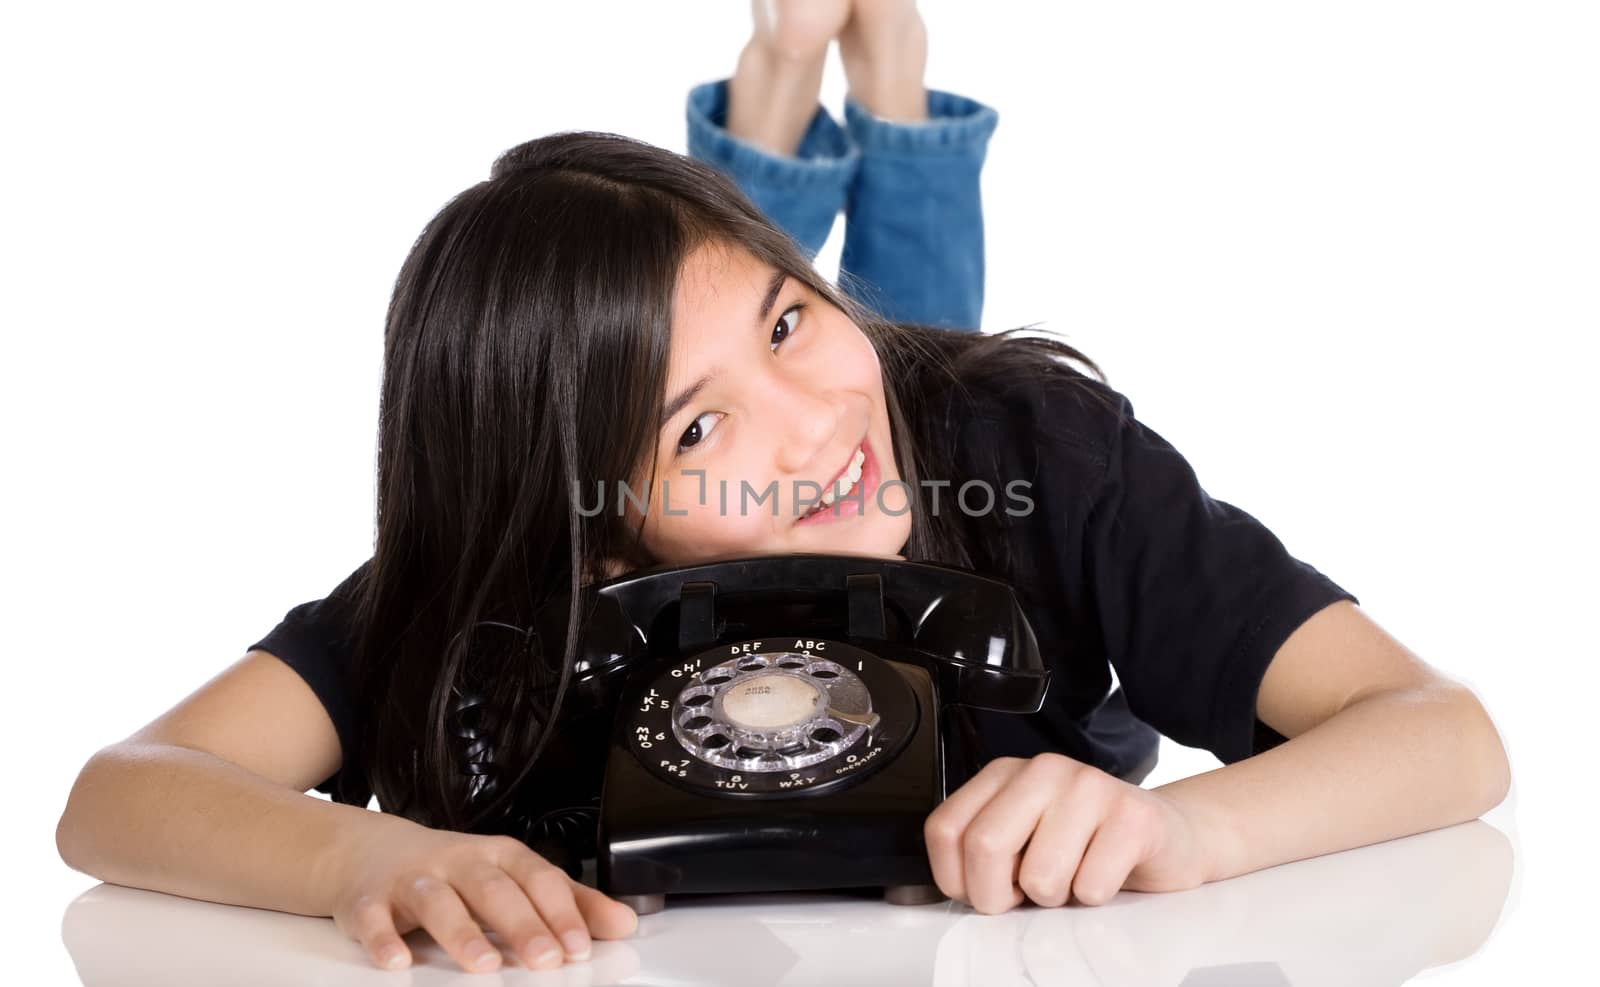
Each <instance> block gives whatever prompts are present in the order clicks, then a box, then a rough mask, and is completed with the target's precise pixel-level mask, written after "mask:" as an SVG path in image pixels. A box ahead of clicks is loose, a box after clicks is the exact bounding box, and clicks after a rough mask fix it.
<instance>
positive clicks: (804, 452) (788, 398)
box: [767, 385, 840, 482]
mask: <svg viewBox="0 0 1600 987" xmlns="http://www.w3.org/2000/svg"><path fill="white" fill-rule="evenodd" d="M767 409H768V411H769V413H770V414H771V415H772V417H773V421H772V430H771V431H770V432H769V433H768V434H770V435H774V436H777V438H778V449H777V466H778V469H779V470H780V471H781V472H783V473H798V472H800V471H801V470H803V469H805V468H806V467H808V466H813V465H815V461H816V457H817V455H818V454H819V453H820V452H822V451H823V450H825V449H826V448H827V446H828V443H829V442H831V441H832V440H833V437H834V435H835V434H836V433H837V431H838V428H839V414H840V408H839V407H838V406H837V405H836V404H835V403H834V402H833V401H832V400H830V399H829V397H828V395H827V393H825V392H821V391H815V390H811V389H808V388H805V387H797V386H793V385H791V386H788V387H782V386H781V385H780V388H779V389H778V390H777V391H776V392H774V393H772V394H771V395H770V401H769V402H768V403H767ZM818 482H822V481H820V480H819V481H818Z"/></svg>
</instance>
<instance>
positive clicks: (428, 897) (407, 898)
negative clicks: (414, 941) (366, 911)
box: [400, 875, 500, 973]
mask: <svg viewBox="0 0 1600 987" xmlns="http://www.w3.org/2000/svg"><path fill="white" fill-rule="evenodd" d="M400 901H401V905H402V907H404V908H405V909H406V910H407V911H409V912H410V913H411V915H412V917H413V918H415V919H416V920H417V924H418V925H420V926H421V927H422V928H423V929H425V930H427V933H428V935H430V936H432V937H433V938H434V941H436V942H437V943H438V944H439V945H440V946H442V947H444V951H445V952H447V953H449V954H450V958H451V959H453V960H455V961H456V962H457V963H458V964H460V965H461V968H462V969H463V970H469V971H472V972H475V973H483V972H487V971H490V970H497V969H499V967H500V951H499V950H497V949H495V948H494V946H493V945H492V944H491V943H490V942H489V940H488V939H487V938H485V937H484V935H483V930H482V929H480V928H479V927H478V923H476V922H474V921H473V920H472V916H471V915H470V914H469V913H468V912H467V906H466V905H465V904H464V903H462V901H461V898H460V896H459V895H458V894H457V893H456V889H455V888H453V887H451V886H450V885H448V884H446V883H445V882H444V881H442V880H440V879H439V878H437V877H433V876H432V875H423V876H421V877H417V878H415V879H414V880H412V881H411V883H410V884H409V885H408V886H407V887H406V888H405V889H404V890H403V891H402V892H401V899H400Z"/></svg>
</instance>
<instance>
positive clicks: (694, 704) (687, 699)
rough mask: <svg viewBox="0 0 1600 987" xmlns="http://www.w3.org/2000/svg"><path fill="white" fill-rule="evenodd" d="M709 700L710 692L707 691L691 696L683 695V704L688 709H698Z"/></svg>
mask: <svg viewBox="0 0 1600 987" xmlns="http://www.w3.org/2000/svg"><path fill="white" fill-rule="evenodd" d="M710 702H711V694H710V693H709V692H701V693H698V694H696V695H693V696H684V697H683V704H684V705H685V706H688V707H689V708H690V709H699V708H700V707H701V706H705V705H707V704H708V703H710Z"/></svg>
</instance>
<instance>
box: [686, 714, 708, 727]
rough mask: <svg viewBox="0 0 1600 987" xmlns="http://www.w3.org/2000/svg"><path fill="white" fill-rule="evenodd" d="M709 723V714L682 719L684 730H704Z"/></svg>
mask: <svg viewBox="0 0 1600 987" xmlns="http://www.w3.org/2000/svg"><path fill="white" fill-rule="evenodd" d="M710 725H711V717H709V716H691V717H689V718H688V719H687V720H684V721H683V728H684V729H685V730H704V729H705V728H706V727H708V726H710Z"/></svg>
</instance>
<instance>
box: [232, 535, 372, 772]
mask: <svg viewBox="0 0 1600 987" xmlns="http://www.w3.org/2000/svg"><path fill="white" fill-rule="evenodd" d="M368 565H370V562H368V563H363V564H362V565H361V566H360V567H359V568H357V569H356V570H355V571H354V572H352V573H351V574H350V575H349V576H347V577H345V580H344V582H342V583H340V584H339V585H338V586H337V587H335V588H334V590H333V591H332V592H331V593H329V594H328V595H327V596H326V597H324V598H322V599H320V600H312V601H310V602H307V603H302V604H300V605H299V606H296V607H294V608H292V609H291V610H290V611H289V612H288V613H286V614H284V617H283V619H282V620H280V621H279V622H278V625H277V626H276V627H274V628H273V629H272V630H271V631H270V632H269V633H268V634H267V636H266V637H263V638H262V639H261V640H259V641H257V642H255V643H254V644H252V645H250V648H249V649H247V650H254V649H257V648H259V649H261V650H263V651H268V652H271V653H272V654H273V655H276V656H277V657H278V658H279V659H280V660H281V661H283V663H284V664H286V665H288V666H289V667H290V668H292V669H294V670H295V672H296V673H297V674H298V675H299V676H300V677H301V678H302V679H304V680H305V683H306V685H308V686H310V687H311V691H312V692H313V693H314V694H315V695H316V697H317V699H318V701H320V702H321V703H322V707H323V709H324V710H326V711H327V713H328V718H329V719H330V720H332V721H333V728H334V730H335V731H336V732H337V733H338V735H339V747H340V750H341V752H342V757H341V760H342V764H341V767H340V769H339V771H338V772H337V773H335V774H334V775H333V776H332V777H331V778H327V779H325V780H324V781H322V782H320V783H318V784H317V785H316V786H315V787H316V790H317V791H319V792H325V793H327V794H329V795H333V796H334V797H336V798H337V797H339V795H340V793H341V792H354V793H359V792H360V791H361V790H362V789H364V788H365V779H364V778H363V777H362V773H361V772H360V770H359V768H358V767H357V765H356V764H355V763H354V762H355V761H356V760H357V759H356V758H354V757H352V752H353V751H356V750H358V749H359V744H360V738H361V729H362V724H361V720H360V716H359V710H358V707H357V704H356V702H355V699H354V696H353V692H352V688H351V682H350V670H351V667H352V665H351V659H352V655H353V652H354V648H355V623H354V619H353V613H354V611H353V602H354V592H355V587H356V585H357V583H358V581H359V580H360V579H361V578H362V577H364V575H365V573H366V570H367V567H368ZM358 797H359V796H358ZM360 800H361V801H363V802H364V801H365V799H364V798H361V799H360Z"/></svg>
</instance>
